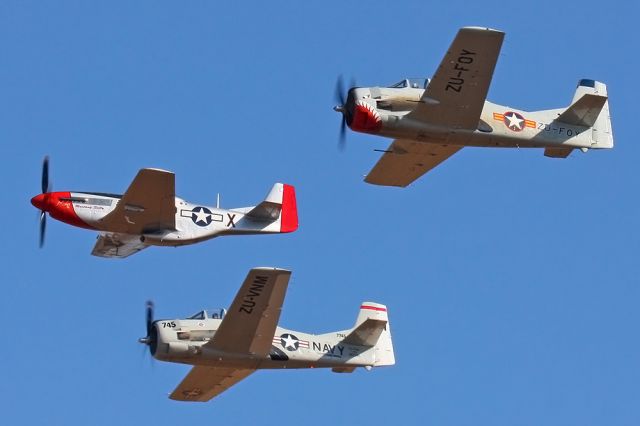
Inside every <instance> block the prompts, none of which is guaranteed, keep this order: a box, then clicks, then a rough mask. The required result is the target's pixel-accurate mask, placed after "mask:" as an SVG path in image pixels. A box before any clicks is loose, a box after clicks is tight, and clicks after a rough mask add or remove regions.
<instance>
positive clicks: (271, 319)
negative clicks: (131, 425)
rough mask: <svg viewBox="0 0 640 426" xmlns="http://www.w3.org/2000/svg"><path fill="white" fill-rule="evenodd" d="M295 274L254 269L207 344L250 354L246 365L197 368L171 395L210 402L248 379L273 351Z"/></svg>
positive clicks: (180, 398)
mask: <svg viewBox="0 0 640 426" xmlns="http://www.w3.org/2000/svg"><path fill="white" fill-rule="evenodd" d="M290 276H291V271H287V270H284V269H276V268H254V269H252V270H251V271H249V274H248V275H247V278H246V279H245V280H244V283H243V284H242V287H241V288H240V290H239V291H238V294H237V295H236V297H235V299H234V300H233V303H232V304H231V307H230V308H229V311H228V312H227V314H226V315H225V316H224V319H223V320H222V323H220V327H219V328H218V330H217V331H216V332H215V334H214V335H213V338H212V339H211V340H210V341H209V342H208V343H206V344H205V347H209V348H211V349H213V350H220V351H223V352H226V353H237V354H245V355H246V354H248V355H250V356H251V358H254V361H252V360H248V361H247V364H246V366H242V367H238V368H226V367H208V366H200V365H197V366H195V367H193V369H192V370H191V371H190V372H189V374H188V375H187V377H185V378H184V380H183V381H182V382H181V383H180V384H179V385H178V387H177V388H176V390H175V391H173V393H172V394H171V398H172V399H177V400H181V401H200V402H205V401H209V400H210V399H211V398H213V397H214V396H216V395H218V394H220V393H222V392H223V391H225V390H226V389H228V388H229V387H231V386H232V385H234V384H236V383H237V382H239V381H240V380H242V379H244V378H245V377H247V376H248V375H249V374H251V373H252V372H253V371H255V367H256V366H257V363H258V362H260V360H262V359H264V358H266V357H267V356H268V354H269V351H270V349H271V344H272V341H273V336H274V334H275V332H276V327H277V326H278V320H279V319H280V311H281V309H282V303H283V302H284V296H285V293H286V291H287V285H288V284H289V278H290Z"/></svg>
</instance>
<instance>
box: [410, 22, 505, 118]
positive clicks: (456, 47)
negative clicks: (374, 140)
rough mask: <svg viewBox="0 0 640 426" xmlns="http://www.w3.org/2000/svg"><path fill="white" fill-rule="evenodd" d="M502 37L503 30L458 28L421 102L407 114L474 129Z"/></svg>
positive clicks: (496, 59) (482, 105)
mask: <svg viewBox="0 0 640 426" xmlns="http://www.w3.org/2000/svg"><path fill="white" fill-rule="evenodd" d="M503 39H504V33H503V32H501V31H496V30H492V29H489V28H478V27H466V28H462V29H460V30H459V31H458V34H457V35H456V37H455V39H454V40H453V43H451V46H450V47H449V50H448V51H447V54H446V55H445V57H444V58H443V59H442V62H441V63H440V66H439V67H438V70H437V71H436V73H435V75H434V76H433V78H432V79H431V81H430V82H429V85H428V86H427V89H426V90H425V92H424V94H423V96H422V99H421V102H420V103H419V104H418V106H417V107H416V108H415V109H414V110H413V111H412V112H411V113H409V114H408V117H411V118H414V119H417V120H420V121H424V122H428V123H429V124H434V125H440V126H443V127H450V128H453V129H468V130H475V129H476V128H477V127H478V122H479V120H480V114H481V113H482V108H483V107H484V101H485V100H486V98H487V92H488V91H489V85H490V84H491V77H492V76H493V70H494V69H495V66H496V62H497V61H498V54H499V53H500V48H501V47H502V40H503Z"/></svg>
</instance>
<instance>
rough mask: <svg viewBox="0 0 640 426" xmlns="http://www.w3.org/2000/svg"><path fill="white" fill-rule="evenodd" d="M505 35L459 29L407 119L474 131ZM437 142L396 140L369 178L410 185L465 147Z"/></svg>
mask: <svg viewBox="0 0 640 426" xmlns="http://www.w3.org/2000/svg"><path fill="white" fill-rule="evenodd" d="M503 39H504V33H503V32H501V31H496V30H492V29H489V28H477V27H466V28H462V29H460V31H458V34H457V35H456V37H455V39H454V40H453V43H451V46H450V47H449V50H448V51H447V54H446V55H445V57H444V58H443V59H442V62H441V63H440V66H439V67H438V70H437V71H436V73H435V75H434V76H433V78H432V79H431V81H430V82H429V85H428V86H427V89H426V90H425V91H424V94H423V95H422V98H421V99H420V102H419V103H418V105H417V106H416V108H415V109H414V110H413V111H411V112H410V113H409V114H407V119H412V120H418V121H422V122H425V123H428V124H430V125H433V126H439V127H441V128H443V129H450V130H449V131H450V132H451V133H455V132H456V131H457V130H475V129H477V128H478V123H479V121H480V115H481V114H482V108H483V107H484V102H485V100H486V98H487V92H488V91H489V85H490V84H491V78H492V76H493V70H494V69H495V66H496V62H497V61H498V54H499V53H500V48H501V47H502V40H503ZM460 148H461V147H460V146H454V145H447V144H446V138H444V139H443V140H441V141H439V142H437V141H433V142H429V141H424V142H414V141H410V140H396V141H394V142H393V143H392V144H391V146H390V147H389V148H388V149H387V152H386V153H385V154H384V155H383V156H382V158H381V159H380V160H379V161H378V163H377V164H376V165H375V166H374V168H373V169H372V170H371V172H369V174H368V175H367V177H366V178H365V181H366V182H368V183H372V184H374V185H386V186H407V185H409V184H410V183H411V182H413V181H414V180H416V179H418V178H419V177H420V176H422V175H423V174H425V173H426V172H428V171H429V170H431V169H432V168H434V167H436V166H437V165H438V164H440V163H441V162H443V161H444V160H446V159H447V158H449V157H450V156H452V155H453V154H455V153H456V152H458V151H459V150H460Z"/></svg>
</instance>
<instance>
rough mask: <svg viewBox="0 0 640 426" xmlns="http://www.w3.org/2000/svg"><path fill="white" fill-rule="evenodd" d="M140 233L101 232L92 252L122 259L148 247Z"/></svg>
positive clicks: (96, 254)
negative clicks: (141, 238) (141, 239)
mask: <svg viewBox="0 0 640 426" xmlns="http://www.w3.org/2000/svg"><path fill="white" fill-rule="evenodd" d="M147 247H148V245H146V244H145V243H143V242H142V241H140V237H139V236H138V235H127V234H114V233H101V234H100V235H99V236H98V241H96V245H95V246H94V247H93V251H92V252H91V254H92V255H94V256H99V257H113V258H118V259H122V258H125V257H128V256H131V255H132V254H135V253H137V252H139V251H140V250H142V249H145V248H147Z"/></svg>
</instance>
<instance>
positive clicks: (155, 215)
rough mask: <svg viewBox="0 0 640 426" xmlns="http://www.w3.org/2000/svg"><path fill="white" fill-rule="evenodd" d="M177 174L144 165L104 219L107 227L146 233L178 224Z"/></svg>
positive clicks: (112, 230)
mask: <svg viewBox="0 0 640 426" xmlns="http://www.w3.org/2000/svg"><path fill="white" fill-rule="evenodd" d="M175 197H176V189H175V175H174V174H173V173H171V172H168V171H165V170H160V169H141V170H140V171H139V172H138V174H137V175H136V177H135V178H134V179H133V182H132V183H131V185H129V188H128V189H127V191H126V192H125V193H124V195H123V196H122V198H121V199H120V201H119V202H118V205H117V206H116V208H115V209H114V210H113V211H112V212H111V213H109V214H108V215H106V216H105V217H104V219H102V223H103V224H104V228H106V229H108V230H109V231H111V232H119V233H124V234H137V235H140V234H144V233H150V232H155V231H158V230H164V229H175V226H176V216H175V215H176V204H175V202H176V201H175Z"/></svg>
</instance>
